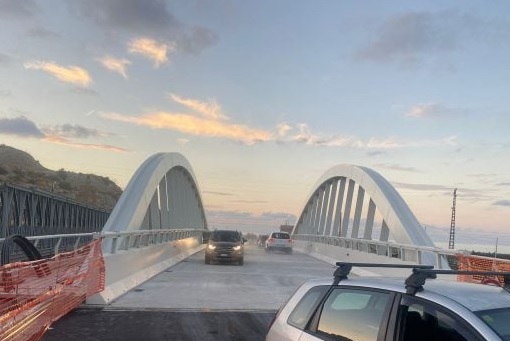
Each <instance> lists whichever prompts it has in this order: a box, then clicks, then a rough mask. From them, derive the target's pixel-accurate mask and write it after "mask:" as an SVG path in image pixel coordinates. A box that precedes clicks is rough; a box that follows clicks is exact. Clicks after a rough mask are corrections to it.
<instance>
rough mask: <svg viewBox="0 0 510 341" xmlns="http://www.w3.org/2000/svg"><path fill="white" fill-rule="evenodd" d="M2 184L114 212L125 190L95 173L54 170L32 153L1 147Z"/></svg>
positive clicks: (0, 173)
mask: <svg viewBox="0 0 510 341" xmlns="http://www.w3.org/2000/svg"><path fill="white" fill-rule="evenodd" d="M0 183H8V184H13V185H18V186H22V187H27V188H36V189H39V190H43V191H48V192H53V193H56V194H59V195H63V196H65V197H67V198H70V199H73V200H75V201H78V202H81V203H83V204H87V205H92V206H95V207H99V208H103V209H106V210H112V209H113V207H114V206H115V203H116V202H117V200H118V199H119V197H120V195H121V194H122V189H121V188H120V187H119V186H117V185H116V184H115V183H114V182H113V181H111V180H110V179H109V178H108V177H103V176H99V175H94V174H83V173H74V172H69V171H66V170H64V169H63V168H62V169H60V170H58V171H53V170H50V169H47V168H45V167H43V166H42V165H41V164H40V163H39V161H37V160H35V159H34V158H33V157H32V156H31V155H30V154H28V153H26V152H24V151H21V150H18V149H16V148H13V147H9V146H6V145H4V144H2V145H0Z"/></svg>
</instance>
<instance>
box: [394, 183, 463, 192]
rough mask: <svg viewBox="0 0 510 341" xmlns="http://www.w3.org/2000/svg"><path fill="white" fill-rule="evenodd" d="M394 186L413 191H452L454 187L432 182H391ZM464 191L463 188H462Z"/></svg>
mask: <svg viewBox="0 0 510 341" xmlns="http://www.w3.org/2000/svg"><path fill="white" fill-rule="evenodd" d="M392 184H393V185H394V186H395V187H398V188H403V189H411V190H415V191H449V192H453V190H454V188H453V187H451V186H443V185H433V184H410V183H404V182H392ZM463 191H465V190H463Z"/></svg>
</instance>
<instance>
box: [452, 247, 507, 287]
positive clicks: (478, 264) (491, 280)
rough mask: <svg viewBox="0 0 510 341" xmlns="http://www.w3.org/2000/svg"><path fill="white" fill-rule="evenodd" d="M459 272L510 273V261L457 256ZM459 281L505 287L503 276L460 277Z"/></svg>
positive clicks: (458, 277)
mask: <svg viewBox="0 0 510 341" xmlns="http://www.w3.org/2000/svg"><path fill="white" fill-rule="evenodd" d="M457 262H458V270H467V271H498V272H510V260H508V259H500V258H489V257H482V256H471V255H464V254H458V255H457ZM457 280H458V281H462V282H474V283H484V284H494V285H499V286H503V284H504V278H503V276H484V275H458V276H457Z"/></svg>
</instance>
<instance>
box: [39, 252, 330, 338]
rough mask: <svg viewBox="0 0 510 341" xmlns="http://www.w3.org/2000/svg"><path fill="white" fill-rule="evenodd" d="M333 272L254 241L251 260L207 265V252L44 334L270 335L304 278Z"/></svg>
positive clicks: (76, 314) (83, 310)
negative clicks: (273, 323)
mask: <svg viewBox="0 0 510 341" xmlns="http://www.w3.org/2000/svg"><path fill="white" fill-rule="evenodd" d="M332 274H333V268H332V267H331V265H329V264H327V263H324V262H322V261H319V260H316V259H314V258H311V257H309V256H307V255H304V254H301V253H299V252H294V254H292V255H288V254H284V253H278V252H275V253H266V252H265V251H264V250H263V249H259V248H257V247H255V246H247V247H246V251H245V263H244V265H243V266H238V265H234V264H212V265H206V264H204V253H203V252H199V253H197V254H195V255H193V256H192V257H190V258H188V259H186V260H185V261H183V262H181V263H179V264H176V265H175V266H173V267H171V268H169V269H167V270H166V271H165V272H163V273H161V274H159V275H157V276H155V277H154V278H153V279H152V280H150V281H148V282H146V283H143V284H142V285H140V286H139V287H137V288H136V289H134V290H132V291H130V292H129V293H127V294H126V295H124V296H122V297H120V298H119V299H117V300H116V301H115V302H113V303H112V304H110V305H109V306H107V307H105V308H103V309H91V308H88V307H87V308H86V307H83V308H80V309H77V310H75V311H74V312H72V313H71V314H69V315H68V316H66V317H64V318H63V319H61V320H60V321H58V322H56V323H55V324H54V325H53V326H52V329H51V330H49V331H48V333H47V334H46V335H45V337H44V338H43V340H44V341H56V340H186V341H187V340H253V341H257V340H264V337H265V334H266V331H267V326H268V324H269V322H270V321H271V319H272V317H273V316H274V314H275V313H276V311H277V310H278V309H279V307H280V306H281V305H282V304H283V303H284V302H285V301H286V300H287V299H288V297H289V296H290V295H291V294H292V293H293V292H294V291H295V290H296V289H297V287H298V286H299V285H300V284H301V283H303V282H304V281H305V280H306V279H309V278H316V277H331V278H332Z"/></svg>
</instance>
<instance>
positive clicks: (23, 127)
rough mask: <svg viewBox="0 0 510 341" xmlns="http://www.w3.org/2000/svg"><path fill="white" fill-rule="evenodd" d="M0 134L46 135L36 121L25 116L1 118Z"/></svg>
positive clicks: (38, 136)
mask: <svg viewBox="0 0 510 341" xmlns="http://www.w3.org/2000/svg"><path fill="white" fill-rule="evenodd" d="M0 134H4V135H13V136H18V137H34V138H42V137H44V133H43V132H42V131H41V130H39V128H37V126H36V125H35V123H34V122H32V121H30V120H29V119H27V118H26V117H24V116H19V117H15V118H0Z"/></svg>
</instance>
